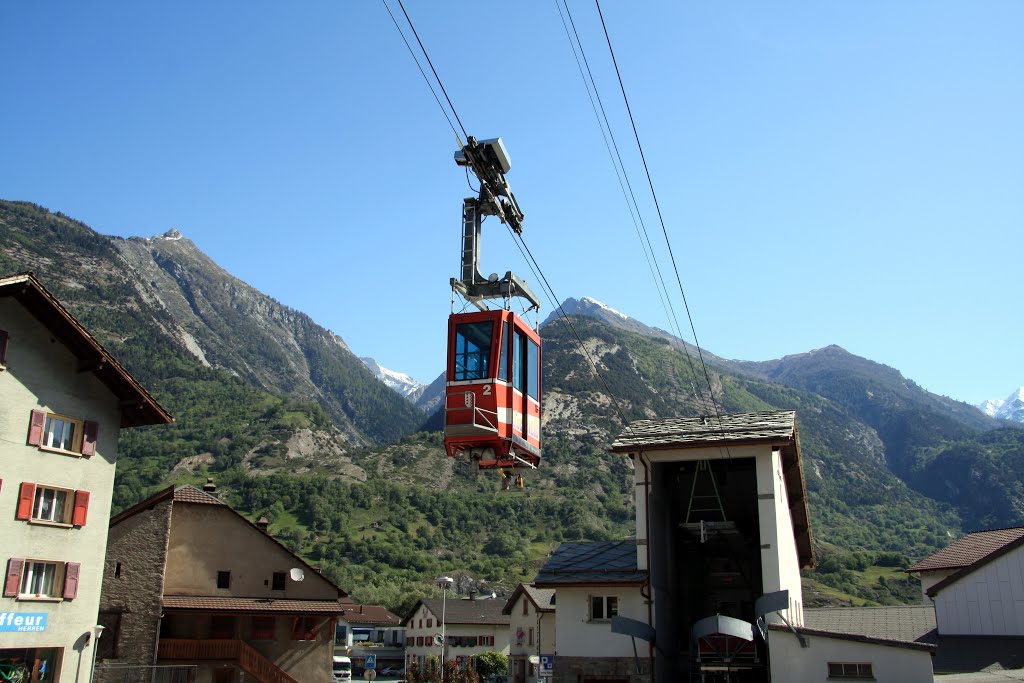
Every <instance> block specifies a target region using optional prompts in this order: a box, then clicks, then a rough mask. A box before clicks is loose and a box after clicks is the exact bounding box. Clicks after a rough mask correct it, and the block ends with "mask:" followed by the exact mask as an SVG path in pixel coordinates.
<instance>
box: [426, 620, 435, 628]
mask: <svg viewBox="0 0 1024 683" xmlns="http://www.w3.org/2000/svg"><path fill="white" fill-rule="evenodd" d="M433 627H434V620H433V619H427V628H433Z"/></svg>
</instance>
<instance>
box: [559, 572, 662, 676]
mask: <svg viewBox="0 0 1024 683" xmlns="http://www.w3.org/2000/svg"><path fill="white" fill-rule="evenodd" d="M594 595H601V596H608V595H614V596H616V597H618V599H619V615H620V616H623V617H630V618H631V619H636V620H638V621H643V622H644V623H646V622H647V606H646V605H645V604H644V600H643V597H642V596H641V595H640V587H639V586H609V587H604V586H601V587H598V586H591V587H585V588H579V587H572V586H569V587H560V588H559V589H558V609H557V610H556V611H555V621H556V623H557V629H558V648H557V651H556V654H557V655H560V656H566V657H583V658H586V657H598V658H601V657H628V658H629V659H630V660H632V658H633V641H632V639H631V638H630V637H629V636H624V635H620V634H618V633H612V627H611V623H610V622H609V621H591V620H590V597H591V596H594ZM643 649H644V650H646V645H645V646H644V648H643ZM556 662H557V660H556Z"/></svg>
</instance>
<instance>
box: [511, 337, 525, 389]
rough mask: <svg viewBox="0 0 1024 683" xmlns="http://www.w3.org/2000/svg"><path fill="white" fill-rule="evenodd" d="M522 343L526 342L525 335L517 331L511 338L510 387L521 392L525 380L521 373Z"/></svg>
mask: <svg viewBox="0 0 1024 683" xmlns="http://www.w3.org/2000/svg"><path fill="white" fill-rule="evenodd" d="M524 341H526V335H524V334H523V333H522V332H519V331H518V330H517V331H516V333H515V335H514V336H513V337H512V387H513V388H514V389H518V390H519V391H522V390H523V380H524V379H525V377H524V374H525V373H523V342H524Z"/></svg>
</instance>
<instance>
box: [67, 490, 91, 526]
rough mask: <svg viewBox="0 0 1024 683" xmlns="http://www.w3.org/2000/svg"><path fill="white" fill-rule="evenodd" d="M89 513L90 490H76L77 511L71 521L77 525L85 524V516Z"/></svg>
mask: <svg viewBox="0 0 1024 683" xmlns="http://www.w3.org/2000/svg"><path fill="white" fill-rule="evenodd" d="M88 515H89V492H88V491H75V512H74V515H73V516H72V518H71V523H72V524H74V525H75V526H85V518H86V517H88Z"/></svg>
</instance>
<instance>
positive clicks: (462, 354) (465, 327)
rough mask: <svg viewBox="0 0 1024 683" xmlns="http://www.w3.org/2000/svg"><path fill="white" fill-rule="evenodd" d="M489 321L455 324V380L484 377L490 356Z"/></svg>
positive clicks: (490, 331) (490, 325)
mask: <svg viewBox="0 0 1024 683" xmlns="http://www.w3.org/2000/svg"><path fill="white" fill-rule="evenodd" d="M493 327H494V325H493V324H492V323H490V322H481V323H461V324H459V325H456V326H455V380H456V381H459V380H466V379H485V378H486V377H487V376H488V375H487V370H488V366H489V364H490V358H491V334H492V328H493Z"/></svg>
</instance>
